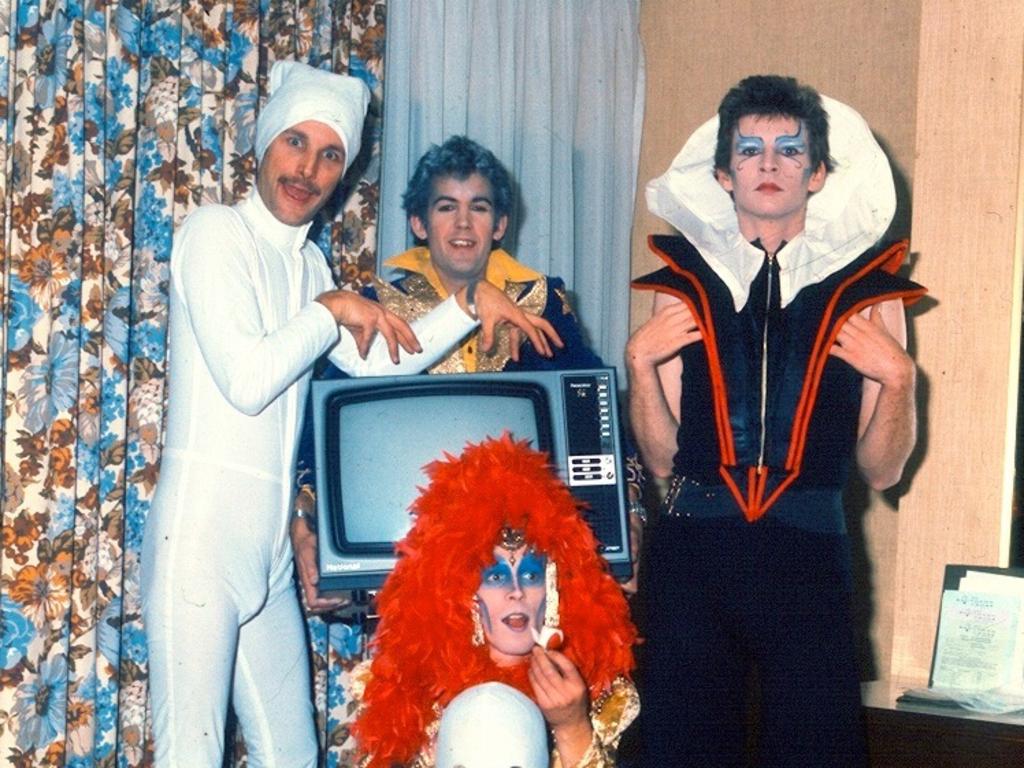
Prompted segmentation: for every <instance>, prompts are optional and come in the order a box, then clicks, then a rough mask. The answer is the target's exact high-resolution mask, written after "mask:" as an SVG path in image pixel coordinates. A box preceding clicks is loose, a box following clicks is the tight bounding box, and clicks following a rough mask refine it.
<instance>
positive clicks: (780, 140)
mask: <svg viewBox="0 0 1024 768" xmlns="http://www.w3.org/2000/svg"><path fill="white" fill-rule="evenodd" d="M803 135H804V125H803V123H800V127H799V128H798V129H797V132H796V133H794V134H792V135H788V134H783V135H781V136H777V137H776V138H775V146H793V145H797V144H799V145H800V146H806V145H807V142H805V141H804V138H803Z"/></svg>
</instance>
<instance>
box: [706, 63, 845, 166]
mask: <svg viewBox="0 0 1024 768" xmlns="http://www.w3.org/2000/svg"><path fill="white" fill-rule="evenodd" d="M747 115H766V116H771V117H777V116H783V117H793V118H796V119H797V120H800V121H802V122H803V124H804V125H806V126H807V134H808V142H807V144H808V149H809V152H810V157H811V170H812V171H813V170H815V169H817V168H818V166H819V165H821V164H822V163H824V164H825V170H826V171H828V172H831V171H833V170H834V169H835V161H833V160H832V158H831V157H830V156H829V153H828V114H827V113H826V112H825V108H824V107H823V106H822V105H821V96H819V95H818V92H817V91H816V90H814V89H813V88H811V87H810V86H808V85H800V84H799V83H798V82H797V81H796V80H795V79H794V78H792V77H782V76H781V75H752V76H751V77H747V78H744V79H743V80H740V82H739V83H737V84H736V85H735V86H733V87H732V88H731V89H730V90H729V92H728V93H727V94H725V98H724V99H722V103H721V104H719V105H718V143H717V144H716V145H715V170H722V171H725V172H728V171H729V161H730V160H731V159H732V139H733V132H734V131H735V130H736V126H737V124H738V123H739V121H740V118H741V117H746V116H747Z"/></svg>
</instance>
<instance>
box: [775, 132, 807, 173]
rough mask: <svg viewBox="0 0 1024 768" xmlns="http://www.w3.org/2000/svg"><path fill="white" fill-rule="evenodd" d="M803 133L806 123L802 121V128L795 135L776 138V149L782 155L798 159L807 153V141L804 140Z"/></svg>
mask: <svg viewBox="0 0 1024 768" xmlns="http://www.w3.org/2000/svg"><path fill="white" fill-rule="evenodd" d="M803 134H804V124H803V123H800V130H798V131H797V132H796V133H795V134H794V135H793V136H779V137H778V138H776V139H775V151H776V152H777V153H778V154H780V155H782V157H787V158H790V159H793V160H798V159H799V158H801V157H802V156H803V155H806V154H807V142H806V141H804V139H803ZM802 164H803V163H801V165H802Z"/></svg>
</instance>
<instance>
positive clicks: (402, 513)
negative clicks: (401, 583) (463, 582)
mask: <svg viewBox="0 0 1024 768" xmlns="http://www.w3.org/2000/svg"><path fill="white" fill-rule="evenodd" d="M312 392H313V428H314V434H315V437H316V489H317V506H318V515H317V524H318V526H319V530H318V541H319V553H318V557H319V566H320V586H321V589H323V590H325V591H331V590H338V589H363V588H371V589H372V588H376V587H379V586H380V585H381V584H383V582H384V579H385V578H386V577H387V574H388V573H389V572H390V570H391V568H392V567H393V566H394V562H395V557H394V544H395V542H396V541H398V540H399V539H401V538H402V537H403V536H404V535H405V533H406V532H407V531H408V530H409V528H410V526H411V524H412V518H411V517H410V514H409V508H410V506H411V505H412V503H413V501H414V500H415V499H416V497H417V495H418V494H419V489H420V488H422V487H423V486H424V485H426V483H427V480H428V478H427V475H426V473H425V471H424V467H425V466H426V465H427V464H429V463H431V462H433V461H437V460H440V459H443V458H444V455H445V454H446V453H447V454H451V455H458V454H460V453H461V452H462V450H463V448H464V447H465V446H466V444H467V443H478V442H480V441H481V440H484V439H485V438H487V437H498V436H500V435H501V434H502V433H504V432H506V431H507V432H510V433H511V434H512V436H513V437H514V438H516V439H520V440H523V439H525V440H528V441H529V443H530V444H531V445H532V446H533V447H534V448H537V449H538V450H541V451H545V452H546V453H548V455H549V456H550V457H551V462H552V465H553V467H554V468H555V470H556V471H557V472H558V473H559V475H560V476H561V478H562V480H563V481H564V482H565V483H566V484H567V485H568V486H569V489H570V491H571V492H572V493H573V495H574V496H576V497H577V499H579V500H580V501H581V502H582V503H583V504H584V505H585V506H586V511H585V513H584V514H585V516H586V518H587V521H588V522H589V523H590V525H591V527H592V528H593V530H594V533H595V535H596V536H597V538H598V541H599V542H600V544H601V552H602V554H603V555H604V556H605V559H606V560H608V562H609V564H610V565H611V567H612V571H613V573H615V574H616V575H617V576H622V577H625V576H628V575H629V573H630V572H631V563H630V559H629V540H628V525H627V518H626V504H625V487H624V481H623V479H622V478H623V469H622V457H621V444H620V437H619V431H618V415H617V406H616V402H615V392H616V390H615V379H614V369H610V368H601V369H589V370H584V371H533V372H514V373H496V374H486V373H479V374H448V375H427V374H421V375H416V376H388V377H366V378H356V379H337V380H331V381H317V382H314V383H313V388H312Z"/></svg>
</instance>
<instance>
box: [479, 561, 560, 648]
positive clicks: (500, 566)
mask: <svg viewBox="0 0 1024 768" xmlns="http://www.w3.org/2000/svg"><path fill="white" fill-rule="evenodd" d="M546 562H547V560H546V558H545V557H544V556H543V555H540V554H538V553H536V552H534V551H533V550H530V549H527V547H526V546H525V545H524V546H522V547H520V548H519V549H517V550H516V551H515V552H509V551H508V550H507V549H503V548H502V547H495V548H494V563H493V564H492V565H489V566H488V567H487V568H485V569H484V572H483V573H482V574H481V577H480V588H479V589H478V590H477V592H476V601H477V607H478V608H479V610H480V619H481V622H482V624H483V627H484V636H485V637H486V638H487V645H488V646H489V649H490V653H491V659H493V660H494V663H495V664H497V665H498V666H502V667H507V666H512V665H515V664H521V663H522V662H523V661H525V660H526V658H527V657H528V656H529V655H530V651H532V650H533V645H534V636H533V633H534V631H537V632H539V631H540V630H541V628H542V627H543V625H544V605H545V597H546V596H547V589H546V587H545V583H544V565H545V563H546Z"/></svg>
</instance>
